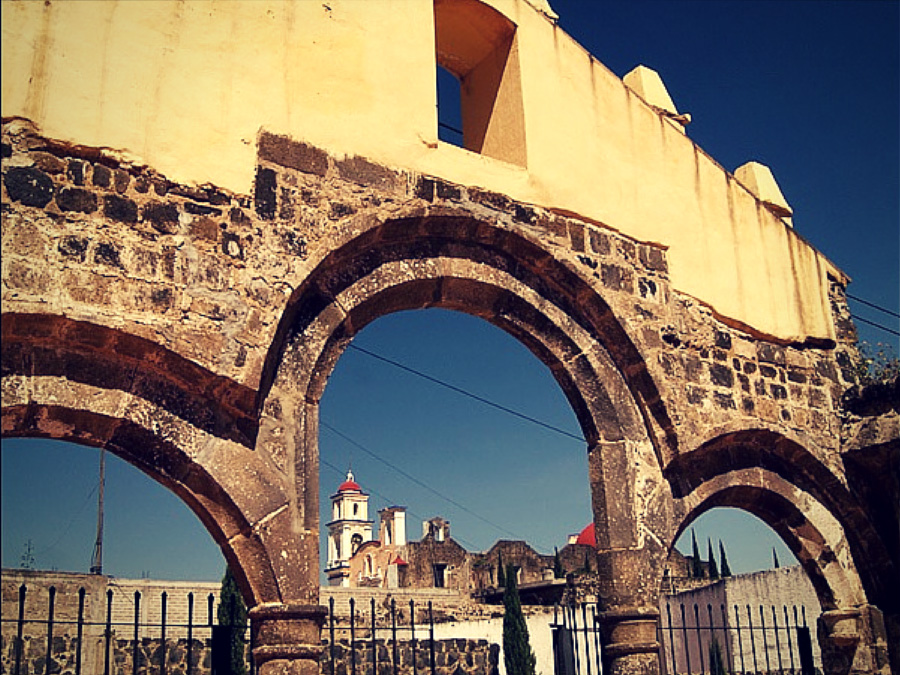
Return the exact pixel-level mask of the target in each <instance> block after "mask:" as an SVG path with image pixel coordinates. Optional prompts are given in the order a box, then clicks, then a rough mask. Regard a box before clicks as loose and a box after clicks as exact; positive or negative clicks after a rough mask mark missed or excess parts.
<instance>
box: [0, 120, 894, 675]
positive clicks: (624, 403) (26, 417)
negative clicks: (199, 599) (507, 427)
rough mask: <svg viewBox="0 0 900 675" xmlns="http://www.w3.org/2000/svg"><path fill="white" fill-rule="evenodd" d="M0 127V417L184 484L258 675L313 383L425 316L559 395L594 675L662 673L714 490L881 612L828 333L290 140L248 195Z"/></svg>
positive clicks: (884, 560)
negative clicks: (774, 332) (231, 577)
mask: <svg viewBox="0 0 900 675" xmlns="http://www.w3.org/2000/svg"><path fill="white" fill-rule="evenodd" d="M5 133H6V135H5V136H4V143H6V144H7V145H8V147H9V153H10V155H11V158H10V161H9V162H5V163H4V168H3V171H4V184H3V190H4V194H3V197H4V225H3V228H4V229H3V254H4V255H3V284H4V286H3V292H4V298H3V299H4V302H3V433H4V435H45V436H52V437H54V438H67V439H72V440H77V441H80V442H84V443H88V444H92V445H98V446H101V445H102V446H105V447H108V448H110V449H111V450H112V451H114V452H116V453H117V454H121V455H122V456H124V457H125V458H126V459H128V460H129V461H132V462H133V463H135V464H136V465H138V466H140V467H141V468H143V469H144V470H145V471H146V472H147V473H148V474H150V475H151V476H153V477H154V478H156V479H157V480H159V481H160V482H162V483H163V484H164V485H166V486H168V487H169V488H170V489H172V490H173V491H175V492H176V493H177V494H178V495H179V496H181V497H182V499H184V500H185V501H186V502H187V503H188V504H189V505H190V506H191V508H193V509H194V511H195V512H196V513H197V514H198V516H199V517H200V518H201V520H202V521H203V522H204V523H205V524H206V526H207V527H208V529H209V530H210V532H212V533H213V536H214V538H215V539H216V541H217V542H219V544H220V546H222V548H223V551H225V553H226V556H227V557H228V559H229V561H230V562H232V563H234V564H235V566H236V567H237V568H238V569H236V572H237V574H238V577H239V578H240V579H241V583H242V587H243V589H244V593H245V595H246V597H247V599H248V601H249V602H250V603H251V604H252V605H254V607H253V609H252V611H251V616H252V617H253V619H254V621H255V622H256V629H257V643H256V644H257V647H256V652H255V655H256V659H257V662H258V663H259V664H260V669H261V670H260V672H261V673H263V675H274V674H275V673H283V672H284V673H287V672H304V673H313V672H315V671H316V669H317V667H318V666H317V658H318V655H319V653H320V650H321V647H320V642H319V625H320V622H321V620H322V616H323V614H322V610H321V609H320V608H319V606H318V576H319V573H318V536H319V532H318V529H319V522H318V433H319V430H318V403H319V400H320V397H321V395H322V391H323V389H324V387H325V384H326V382H327V379H328V376H329V374H330V373H331V371H332V369H333V367H334V364H335V362H336V360H337V359H338V358H339V356H340V354H341V353H342V351H343V350H344V349H345V348H346V346H347V344H348V343H349V341H350V340H352V338H353V336H354V335H356V334H357V333H358V332H359V331H360V330H361V329H362V328H363V327H364V326H366V325H367V324H368V323H369V322H371V321H373V320H374V319H376V318H377V317H379V316H383V315H385V314H388V313H391V312H395V311H399V310H403V309H413V308H422V307H443V308H448V309H454V310H459V311H464V312H468V313H470V314H473V315H476V316H479V317H482V318H484V319H486V320H487V321H490V322H491V323H493V324H494V325H496V326H498V327H499V328H501V329H503V330H505V331H507V332H508V333H510V334H511V335H512V336H514V337H515V338H517V339H518V340H520V341H521V342H522V343H523V344H525V345H526V346H527V347H528V348H529V349H530V350H531V351H532V352H533V353H534V354H535V355H536V356H537V357H538V358H539V359H540V360H541V361H542V362H543V363H544V364H546V365H547V367H548V368H549V369H550V371H551V372H552V373H553V375H554V377H555V378H556V380H557V382H558V383H559V384H560V387H561V388H562V390H563V391H564V393H565V395H566V396H567V398H568V400H569V402H570V404H571V405H572V408H573V410H574V411H575V414H576V416H577V418H578V420H579V422H580V425H581V428H582V432H583V434H584V437H585V440H586V451H587V452H588V456H589V471H590V484H591V489H592V500H593V501H592V505H593V511H594V514H593V515H594V523H595V527H596V532H597V538H598V545H599V546H598V548H599V551H598V562H599V569H600V571H601V575H602V580H601V586H600V594H601V599H602V602H603V605H604V609H605V614H604V616H603V622H604V623H603V626H604V640H605V647H604V649H605V658H606V662H607V667H608V669H609V671H610V672H622V673H626V672H628V673H631V672H647V673H654V672H657V670H658V664H657V656H656V649H657V645H656V642H655V639H656V638H655V635H656V620H657V609H656V608H657V606H658V594H659V580H660V577H661V574H662V568H663V562H664V560H665V557H666V554H667V552H668V549H669V547H670V546H671V544H672V542H673V541H674V538H675V537H676V535H677V533H678V531H679V528H681V527H683V523H685V522H687V521H688V520H689V519H690V518H691V517H693V515H695V514H696V513H699V512H700V511H702V510H703V509H704V508H708V507H709V506H711V505H716V504H720V503H722V504H724V503H732V504H735V505H739V506H742V507H743V508H747V509H748V510H752V511H754V512H758V513H759V514H761V515H763V516H764V517H765V518H766V519H767V520H768V521H770V522H771V523H774V524H775V525H777V527H776V529H777V530H778V529H779V528H781V529H780V530H779V531H780V532H782V533H783V536H785V537H786V538H787V539H788V540H789V542H793V544H792V545H793V547H795V548H796V550H797V551H799V552H800V555H801V559H803V560H804V564H805V565H806V566H807V569H808V570H809V571H810V573H811V576H813V577H814V579H815V580H816V583H817V584H818V586H817V587H818V588H820V589H821V597H823V598H825V603H824V604H825V605H826V606H828V607H831V606H832V605H833V606H834V609H835V611H837V610H841V611H844V610H846V611H851V610H852V611H857V610H859V611H862V609H863V608H864V607H868V606H869V605H876V606H878V607H882V606H884V607H885V608H887V609H888V610H889V611H893V610H891V609H890V608H892V607H894V606H895V605H894V604H891V603H892V602H893V600H892V598H893V597H894V596H893V595H891V593H892V591H891V589H890V588H889V587H888V586H889V583H890V580H891V579H893V578H894V576H895V575H894V574H893V573H894V572H895V571H896V564H897V562H896V559H895V557H892V554H891V552H890V551H891V548H890V546H888V545H886V544H885V539H884V538H883V533H881V532H879V531H877V529H876V528H874V527H873V526H872V524H871V519H870V518H869V517H868V515H867V513H866V508H865V504H864V503H863V502H862V501H861V499H860V498H859V497H858V495H857V494H856V493H854V491H853V490H852V489H850V488H848V487H847V486H848V481H847V477H846V475H845V471H844V468H843V463H842V452H843V448H842V441H841V419H840V416H839V414H840V411H841V395H842V393H843V391H844V390H845V389H846V388H847V387H848V386H849V385H850V384H851V383H852V381H853V374H852V372H851V371H850V370H849V369H848V368H847V367H846V359H847V356H846V355H847V352H848V349H849V348H848V346H847V345H846V344H844V343H842V342H837V343H833V342H832V343H827V342H823V341H821V340H812V341H809V342H806V343H802V344H786V343H784V342H779V341H777V340H774V339H771V338H767V337H766V336H764V335H759V334H757V333H754V332H753V331H752V330H750V329H748V328H747V327H746V326H743V325H741V324H740V323H739V322H734V321H728V320H726V318H724V317H721V316H718V315H717V314H716V313H715V312H714V311H712V310H711V309H710V308H709V307H707V306H705V305H703V304H702V303H699V302H697V301H695V300H694V299H693V298H691V297H689V296H686V295H684V294H681V293H680V292H679V291H678V290H677V289H675V288H673V286H672V284H671V282H670V279H669V275H668V266H667V258H666V251H665V248H664V247H662V246H659V245H656V244H653V243H650V242H642V241H637V240H635V239H633V238H631V237H628V236H626V235H624V234H622V233H620V232H617V231H615V230H613V229H612V228H609V227H607V226H605V225H603V224H602V223H598V222H592V221H588V220H586V219H580V218H578V217H575V216H572V215H563V214H560V213H556V212H553V211H551V210H549V209H545V208H542V207H538V206H535V205H532V204H524V203H519V202H515V201H513V200H512V199H510V198H508V197H506V196H504V195H500V194H497V193H494V192H490V191H487V190H484V189H481V188H476V187H466V186H462V185H457V184H451V183H448V182H445V181H442V180H439V179H437V178H433V177H429V176H423V175H419V174H416V173H412V172H404V171H398V170H395V169H391V168H388V167H384V166H380V165H378V164H375V163H373V162H370V161H368V160H365V159H363V158H359V157H355V158H346V157H343V158H336V157H333V156H331V155H328V154H327V153H325V152H324V151H322V150H321V149H318V148H313V147H311V146H308V145H305V144H302V143H297V142H295V141H291V140H290V139H286V138H283V137H276V136H273V135H270V134H266V133H263V134H262V135H261V136H260V139H259V141H260V142H259V150H260V152H259V158H258V167H257V178H256V183H255V193H254V195H253V197H249V196H247V195H235V194H229V193H227V192H225V191H222V190H218V189H216V188H214V187H211V186H206V187H204V188H202V189H201V188H196V187H188V186H182V185H176V184H173V183H170V182H169V181H167V180H165V179H164V178H163V177H161V176H159V175H158V174H155V173H153V172H152V171H151V170H150V169H148V168H146V167H131V166H126V165H119V164H116V163H115V162H113V161H112V160H109V159H104V158H103V156H102V153H101V152H100V151H99V150H97V149H92V148H82V147H74V146H71V145H67V144H64V143H59V142H54V141H52V140H50V139H45V138H42V137H41V136H40V134H39V133H38V132H37V131H36V130H35V129H33V128H28V127H27V125H25V126H24V127H23V125H22V124H21V123H20V122H16V123H14V124H9V125H7V127H6V128H5ZM4 151H5V150H4ZM101 159H102V161H101ZM68 167H75V168H71V169H70V168H68ZM832 301H833V303H834V305H835V308H836V311H840V309H841V307H843V304H842V303H843V292H842V289H841V288H840V284H839V283H838V282H837V281H834V282H833V283H832ZM817 546H818V547H819V548H816V547H817ZM826 551H830V552H831V553H833V554H834V557H835V558H836V559H837V563H838V564H837V565H835V564H834V563H832V562H829V561H830V560H831V558H830V557H829V556H830V554H827V553H825V552H826ZM848 603H849V604H850V605H852V606H851V607H848V606H847V605H848ZM860 644H862V641H861V642H860ZM862 646H863V647H865V646H866V645H862ZM854 649H856V648H855V647H854Z"/></svg>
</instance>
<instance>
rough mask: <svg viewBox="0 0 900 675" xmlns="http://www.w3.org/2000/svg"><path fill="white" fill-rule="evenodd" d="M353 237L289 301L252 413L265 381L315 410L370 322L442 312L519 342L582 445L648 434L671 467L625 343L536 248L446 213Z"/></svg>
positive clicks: (561, 267) (654, 400)
mask: <svg viewBox="0 0 900 675" xmlns="http://www.w3.org/2000/svg"><path fill="white" fill-rule="evenodd" d="M354 235H355V236H349V237H345V238H344V239H343V240H342V241H340V242H336V245H335V246H333V247H332V249H331V252H330V253H329V254H328V255H326V256H325V257H324V258H322V259H321V260H320V261H317V264H316V268H315V270H314V271H313V272H312V273H311V274H310V275H309V276H308V277H307V279H306V280H305V282H304V283H303V284H302V285H301V286H300V287H299V288H298V289H297V290H296V291H295V292H294V293H293V294H292V297H291V299H290V301H289V302H288V304H287V306H286V309H285V312H284V314H283V316H282V319H281V321H280V322H279V326H278V329H277V331H276V337H275V339H274V340H273V342H272V345H271V347H270V349H269V353H268V355H267V357H266V361H265V365H264V367H263V373H262V377H261V380H260V390H259V398H258V405H259V406H260V408H262V407H263V405H264V402H265V401H266V400H267V399H268V398H269V397H270V394H271V388H272V387H273V386H276V379H278V380H279V381H280V382H282V383H284V382H287V381H291V382H292V383H293V384H292V387H291V388H292V389H295V390H298V391H299V390H300V389H302V391H303V396H304V398H305V399H308V400H310V401H311V402H316V401H318V398H319V397H320V396H321V394H322V391H323V390H324V385H325V382H326V381H327V377H328V375H329V373H330V372H331V368H333V366H334V363H335V362H336V360H337V358H338V357H339V356H340V353H341V352H342V351H343V349H344V348H345V347H346V345H347V344H348V343H349V341H350V340H351V339H352V338H353V336H354V335H355V334H356V333H358V332H359V331H360V330H361V329H362V328H363V327H365V325H367V324H368V323H369V322H371V321H373V320H374V319H375V318H378V317H379V316H383V315H385V314H389V313H391V312H394V311H401V310H405V309H417V308H427V307H443V308H446V309H454V310H459V311H463V312H467V313H470V314H473V315H475V316H480V317H481V318H484V319H486V320H488V321H489V322H491V323H493V324H494V325H496V326H498V327H499V328H501V329H503V330H505V331H506V332H508V333H510V334H511V335H512V336H513V337H515V338H516V339H518V340H520V341H521V342H523V344H525V346H526V347H528V348H529V349H530V350H531V351H532V352H533V353H534V354H535V355H536V356H537V358H539V359H540V360H541V361H542V362H543V363H545V364H546V365H547V366H548V367H549V368H550V369H551V372H552V373H553V375H554V377H555V378H556V379H557V381H558V382H559V383H560V386H561V387H562V389H563V391H564V393H565V394H566V396H567V397H568V398H569V400H570V403H571V404H572V406H573V408H574V410H575V412H576V415H577V416H578V419H579V423H580V424H581V426H582V430H583V433H584V435H585V439H586V441H587V442H588V444H592V443H595V442H597V441H598V440H600V439H605V440H620V439H621V438H622V433H623V432H622V430H623V429H627V430H628V433H627V434H626V436H628V437H629V438H632V439H638V438H644V437H645V436H646V434H647V433H648V431H647V430H648V429H649V434H650V437H651V439H652V440H653V443H654V448H655V451H656V454H657V459H658V462H659V463H660V464H661V465H665V464H666V462H667V461H668V460H669V459H670V458H671V457H672V456H673V455H674V453H675V451H676V449H677V441H676V435H675V431H674V425H673V424H672V422H671V420H670V418H669V415H668V411H667V410H666V407H665V405H664V403H663V401H662V398H661V397H660V393H659V390H658V388H657V386H656V384H655V382H654V381H653V378H652V377H651V376H650V374H649V372H648V370H647V365H646V363H645V362H644V360H643V357H642V355H641V354H640V352H639V351H638V349H637V347H636V346H635V343H634V342H633V340H632V339H631V338H630V336H629V335H628V333H627V331H626V330H625V329H624V327H623V326H622V324H621V323H620V322H619V320H618V319H617V318H616V317H615V316H614V314H613V312H612V310H611V309H610V307H609V306H608V305H607V304H606V302H605V301H604V300H603V298H602V297H601V295H600V294H599V293H598V292H597V291H596V290H595V289H594V288H592V287H591V286H590V285H589V284H588V283H587V281H586V280H585V279H584V278H583V277H581V276H580V275H579V274H577V273H576V272H575V271H573V270H572V269H570V268H569V267H568V266H567V265H566V264H565V263H563V262H561V261H559V260H557V259H556V258H554V257H553V256H552V255H551V254H550V253H549V252H548V251H546V250H545V249H544V248H543V247H542V246H541V244H540V243H539V242H535V241H532V240H531V239H529V238H526V237H525V236H523V235H521V234H518V233H515V232H511V231H509V230H506V229H503V228H502V227H497V226H495V225H491V224H489V223H487V222H484V221H481V220H478V219H476V218H474V217H472V215H471V214H470V213H468V212H465V211H459V212H455V211H453V210H451V209H441V213H440V214H438V215H424V216H413V217H406V218H397V219H393V220H390V221H387V222H377V223H368V224H366V229H364V231H363V232H362V233H361V234H355V233H354ZM300 373H307V375H306V380H305V381H304V382H303V383H301V382H299V381H298V380H296V376H297V375H298V374H300ZM600 382H602V383H604V385H605V387H606V390H602V389H598V388H597V387H598V386H599V385H598V383H600ZM595 390H596V391H595ZM594 397H599V398H594ZM613 399H615V403H617V404H622V405H624V406H626V407H627V409H628V411H629V412H628V415H629V416H628V418H627V419H626V418H623V417H622V415H623V414H624V413H623V410H624V409H623V408H621V407H620V408H618V409H614V408H613V407H612V406H611V405H610V403H611V401H612V400H613ZM592 407H593V414H590V413H589V411H590V410H591V409H592Z"/></svg>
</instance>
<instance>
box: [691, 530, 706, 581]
mask: <svg viewBox="0 0 900 675" xmlns="http://www.w3.org/2000/svg"><path fill="white" fill-rule="evenodd" d="M691 556H693V560H691V576H692V577H694V579H702V578H703V576H704V575H703V564H702V563H701V562H700V547H699V546H697V535H695V534H694V530H691Z"/></svg>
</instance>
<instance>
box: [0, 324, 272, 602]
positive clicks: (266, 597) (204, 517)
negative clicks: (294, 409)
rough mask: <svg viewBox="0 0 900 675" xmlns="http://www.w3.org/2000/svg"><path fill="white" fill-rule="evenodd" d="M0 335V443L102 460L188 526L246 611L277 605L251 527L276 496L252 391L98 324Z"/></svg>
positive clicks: (256, 531)
mask: <svg viewBox="0 0 900 675" xmlns="http://www.w3.org/2000/svg"><path fill="white" fill-rule="evenodd" d="M2 330H3V367H4V372H3V377H4V392H3V409H2V432H3V436H4V437H43V438H53V439H57V440H64V441H71V442H75V443H79V444H83V445H87V446H93V447H98V448H101V447H102V448H106V449H107V450H109V451H110V452H112V453H113V454H115V455H117V456H119V457H121V458H122V459H124V460H126V461H127V462H129V463H130V464H132V465H134V466H135V467H137V468H138V469H140V470H141V471H143V472H144V473H145V474H147V475H148V476H149V477H150V478H152V479H154V480H156V481H157V482H159V483H160V484H162V485H163V486H164V487H166V488H167V489H169V490H170V491H172V492H173V493H175V494H176V495H177V496H178V497H179V498H180V499H181V500H182V501H183V502H184V503H185V504H186V505H187V506H188V507H189V508H190V509H191V510H192V511H193V512H194V513H195V514H196V515H197V517H198V518H199V519H200V521H201V522H202V523H203V525H204V526H205V527H206V529H207V531H208V532H209V533H210V535H211V536H212V538H213V540H214V541H215V542H216V543H217V544H218V545H219V547H220V548H221V550H222V552H223V555H224V556H225V558H226V560H227V561H228V563H229V565H230V566H231V568H232V570H233V572H234V573H235V577H236V579H237V581H238V583H239V585H240V587H241V591H242V593H243V594H244V597H245V598H246V599H247V601H248V602H249V603H251V604H258V603H261V602H262V603H264V602H276V601H278V600H279V599H280V596H281V593H282V591H281V588H280V582H279V579H278V578H277V575H276V573H275V566H274V564H273V562H272V560H271V559H270V555H269V553H268V547H267V542H266V541H265V539H266V533H264V532H262V531H261V530H260V528H259V527H258V523H259V522H260V521H261V520H262V519H263V518H264V517H265V516H266V515H267V514H269V513H272V512H275V511H277V510H278V509H279V508H281V504H280V503H279V502H283V501H284V496H283V490H281V489H280V486H279V485H278V484H277V483H275V482H273V481H271V480H267V477H268V476H270V474H271V471H269V470H268V469H267V468H266V467H265V466H264V465H263V464H262V462H261V461H260V459H259V457H258V455H257V453H254V452H253V445H252V438H253V437H254V436H255V435H256V430H255V426H256V425H255V422H254V420H253V419H252V417H251V416H250V413H251V411H252V410H253V393H252V392H251V391H249V390H247V389H245V388H242V387H240V386H239V385H236V384H234V383H233V382H230V381H228V380H226V379H225V378H220V377H218V376H216V375H214V374H213V373H210V372H209V371H206V370H205V369H203V368H201V367H199V366H197V365H196V364H194V363H191V362H189V361H187V360H186V359H183V358H182V357H180V356H178V355H177V354H174V353H172V352H170V351H168V350H166V349H164V348H163V347H160V346H159V345H157V344H155V343H153V342H150V341H149V340H145V339H143V338H139V337H136V336H134V335H129V334H127V333H124V332H121V331H117V330H113V329H110V328H107V327H104V326H99V325H96V324H91V323H87V322H83V321H74V320H71V319H67V318H64V317H60V316H49V315H34V314H4V316H3V325H2ZM235 456H239V457H240V461H229V459H228V457H235ZM260 495H264V498H262V499H260ZM254 501H255V502H256V503H255V504H254Z"/></svg>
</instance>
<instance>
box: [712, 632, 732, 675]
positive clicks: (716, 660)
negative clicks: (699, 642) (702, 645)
mask: <svg viewBox="0 0 900 675" xmlns="http://www.w3.org/2000/svg"><path fill="white" fill-rule="evenodd" d="M709 675H728V671H727V670H725V660H724V659H723V658H722V647H721V646H719V641H718V639H716V638H715V637H713V639H712V642H710V643H709Z"/></svg>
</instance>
